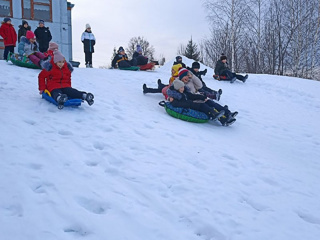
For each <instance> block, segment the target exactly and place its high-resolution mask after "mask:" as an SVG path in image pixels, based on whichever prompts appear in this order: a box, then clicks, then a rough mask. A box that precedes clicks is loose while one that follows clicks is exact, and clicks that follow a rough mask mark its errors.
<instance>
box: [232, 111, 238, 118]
mask: <svg viewBox="0 0 320 240" xmlns="http://www.w3.org/2000/svg"><path fill="white" fill-rule="evenodd" d="M237 115H238V112H237V111H235V112H232V113H230V116H231V117H233V118H235V117H236V116H237Z"/></svg>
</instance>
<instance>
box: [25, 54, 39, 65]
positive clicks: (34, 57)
mask: <svg viewBox="0 0 320 240" xmlns="http://www.w3.org/2000/svg"><path fill="white" fill-rule="evenodd" d="M28 58H29V59H30V61H31V62H33V63H34V64H35V65H37V66H39V67H40V64H39V62H40V60H41V59H40V58H38V57H37V56H36V55H35V54H31V55H29V56H28Z"/></svg>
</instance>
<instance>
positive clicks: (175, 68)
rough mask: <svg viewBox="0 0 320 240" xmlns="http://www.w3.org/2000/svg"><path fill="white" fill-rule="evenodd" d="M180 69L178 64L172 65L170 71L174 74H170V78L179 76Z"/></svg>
mask: <svg viewBox="0 0 320 240" xmlns="http://www.w3.org/2000/svg"><path fill="white" fill-rule="evenodd" d="M180 68H182V65H181V64H180V63H178V64H176V65H173V66H172V70H173V71H174V73H173V74H172V77H178V76H179V69H180Z"/></svg>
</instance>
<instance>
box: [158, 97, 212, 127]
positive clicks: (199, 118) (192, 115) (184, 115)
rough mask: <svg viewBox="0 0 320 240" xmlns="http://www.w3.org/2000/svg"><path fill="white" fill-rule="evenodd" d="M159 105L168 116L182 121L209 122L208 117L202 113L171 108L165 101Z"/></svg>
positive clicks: (188, 109)
mask: <svg viewBox="0 0 320 240" xmlns="http://www.w3.org/2000/svg"><path fill="white" fill-rule="evenodd" d="M159 105H160V106H161V107H164V108H165V110H166V112H167V113H168V114H169V115H170V116H172V117H175V118H178V119H181V120H183V121H187V122H194V123H206V122H208V121H209V118H208V116H207V115H206V114H205V113H203V112H199V111H196V110H193V109H190V108H178V107H173V106H172V105H171V103H170V102H165V101H161V102H159Z"/></svg>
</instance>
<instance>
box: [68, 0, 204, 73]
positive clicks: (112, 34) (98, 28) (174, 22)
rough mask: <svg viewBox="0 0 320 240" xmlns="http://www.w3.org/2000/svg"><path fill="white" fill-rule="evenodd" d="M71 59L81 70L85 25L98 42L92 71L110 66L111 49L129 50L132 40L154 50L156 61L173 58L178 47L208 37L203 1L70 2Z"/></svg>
mask: <svg viewBox="0 0 320 240" xmlns="http://www.w3.org/2000/svg"><path fill="white" fill-rule="evenodd" d="M71 2H72V3H74V4H75V6H74V8H73V9H72V27H73V30H72V32H73V59H74V60H75V61H79V62H80V63H81V65H80V67H83V66H84V53H83V44H82V42H81V34H82V32H83V31H84V30H85V25H86V23H89V24H90V25H91V28H92V32H93V33H94V35H95V37H96V39H97V42H96V46H95V53H94V54H93V65H94V67H99V66H107V65H109V64H110V61H111V56H112V52H113V48H114V47H116V48H117V49H118V48H119V46H123V47H124V48H127V47H128V43H129V40H130V39H131V38H132V37H138V36H142V37H144V38H145V39H146V40H147V41H149V43H150V44H151V45H153V46H154V48H155V58H159V57H160V55H163V56H164V57H165V58H166V60H167V61H169V60H171V59H173V58H175V56H176V55H177V50H178V48H179V46H180V44H187V43H188V41H189V40H190V38H191V35H192V38H193V40H194V41H195V42H196V43H199V41H200V40H201V39H203V38H204V37H206V36H209V34H210V31H209V22H208V21H207V19H206V15H207V13H206V11H205V8H204V7H203V6H202V2H203V0H173V1H172V0H157V1H153V0H136V1H134V0H116V1H100V0H99V1H98V0H91V1H88V0H77V1H75V0H73V1H71Z"/></svg>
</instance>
